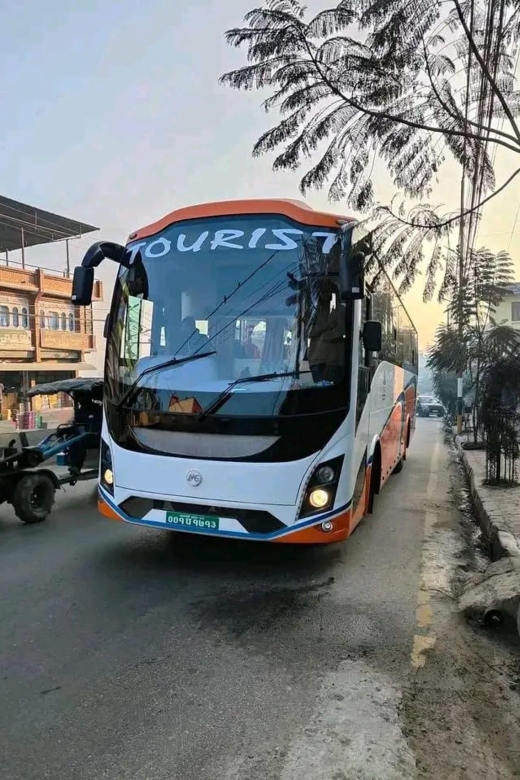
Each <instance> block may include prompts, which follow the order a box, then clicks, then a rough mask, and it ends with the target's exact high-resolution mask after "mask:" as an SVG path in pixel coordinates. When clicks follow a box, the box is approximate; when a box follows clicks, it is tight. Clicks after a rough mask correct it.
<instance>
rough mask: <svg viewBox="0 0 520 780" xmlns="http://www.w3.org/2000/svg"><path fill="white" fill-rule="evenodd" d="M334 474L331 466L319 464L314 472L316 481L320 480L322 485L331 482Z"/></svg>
mask: <svg viewBox="0 0 520 780" xmlns="http://www.w3.org/2000/svg"><path fill="white" fill-rule="evenodd" d="M335 476H336V475H335V472H334V469H333V468H332V466H320V467H319V469H318V470H317V472H316V479H317V480H318V482H321V484H322V485H326V484H327V483H328V482H332V480H333V479H334V477H335Z"/></svg>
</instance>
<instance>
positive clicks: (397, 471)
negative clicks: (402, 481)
mask: <svg viewBox="0 0 520 780" xmlns="http://www.w3.org/2000/svg"><path fill="white" fill-rule="evenodd" d="M403 466H404V458H401V460H400V461H399V463H398V464H397V465H396V467H395V468H394V470H393V472H392V473H393V474H400V473H401V471H402V470H403Z"/></svg>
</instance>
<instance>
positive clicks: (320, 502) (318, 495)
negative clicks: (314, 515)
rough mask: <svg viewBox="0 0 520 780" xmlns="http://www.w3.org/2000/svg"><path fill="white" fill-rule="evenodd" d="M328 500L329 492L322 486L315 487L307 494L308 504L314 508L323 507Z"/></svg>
mask: <svg viewBox="0 0 520 780" xmlns="http://www.w3.org/2000/svg"><path fill="white" fill-rule="evenodd" d="M329 501H330V495H329V493H328V492H327V491H326V490H324V489H323V488H315V489H314V490H313V491H312V492H311V493H310V494H309V504H310V505H311V506H313V507H314V509H324V508H325V507H326V506H327V504H328V503H329Z"/></svg>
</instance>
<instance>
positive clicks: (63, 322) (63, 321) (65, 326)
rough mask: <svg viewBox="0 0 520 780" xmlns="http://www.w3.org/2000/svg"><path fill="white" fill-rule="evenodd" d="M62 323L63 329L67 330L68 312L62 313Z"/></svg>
mask: <svg viewBox="0 0 520 780" xmlns="http://www.w3.org/2000/svg"><path fill="white" fill-rule="evenodd" d="M60 323H61V329H62V330H67V315H66V314H63V313H62V314H61V315H60Z"/></svg>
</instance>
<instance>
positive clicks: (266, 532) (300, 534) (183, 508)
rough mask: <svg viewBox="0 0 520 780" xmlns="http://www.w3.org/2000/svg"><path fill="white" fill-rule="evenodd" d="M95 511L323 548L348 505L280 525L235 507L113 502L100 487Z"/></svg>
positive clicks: (346, 528)
mask: <svg viewBox="0 0 520 780" xmlns="http://www.w3.org/2000/svg"><path fill="white" fill-rule="evenodd" d="M98 509H99V512H100V513H101V514H102V515H104V516H105V517H108V518H110V519H111V520H118V521H123V522H127V523H131V524H133V525H141V526H145V527H148V528H150V527H152V528H158V529H162V530H169V531H178V532H181V533H197V534H202V535H205V536H219V537H223V538H230V539H247V540H250V541H260V542H261V541H264V542H276V543H287V544H328V543H331V542H340V541H343V540H344V539H346V538H347V536H349V534H350V533H351V531H352V530H353V529H352V507H351V504H350V503H349V504H347V505H346V506H343V507H338V508H337V509H333V510H329V511H328V512H322V513H320V514H319V515H313V516H312V517H307V518H303V519H302V520H297V521H296V522H294V523H293V524H291V525H286V524H284V523H282V522H281V521H280V520H278V519H277V518H275V517H274V516H273V515H271V514H270V513H268V512H266V511H265V510H264V509H263V508H262V509H261V510H260V509H259V510H255V509H250V508H247V509H245V508H239V507H236V508H234V509H232V510H230V509H229V507H227V508H223V507H209V506H208V507H207V509H206V513H204V507H197V508H196V509H197V511H194V510H193V506H190V505H189V504H183V503H182V502H179V501H175V502H174V503H172V502H168V501H163V500H161V499H153V498H143V497H138V496H135V497H131V498H127V499H126V500H125V501H123V502H122V503H121V504H120V505H118V504H116V503H115V501H114V498H113V497H112V496H110V495H109V494H108V493H107V492H106V491H105V490H104V489H103V488H102V487H101V485H100V486H99V489H98Z"/></svg>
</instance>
